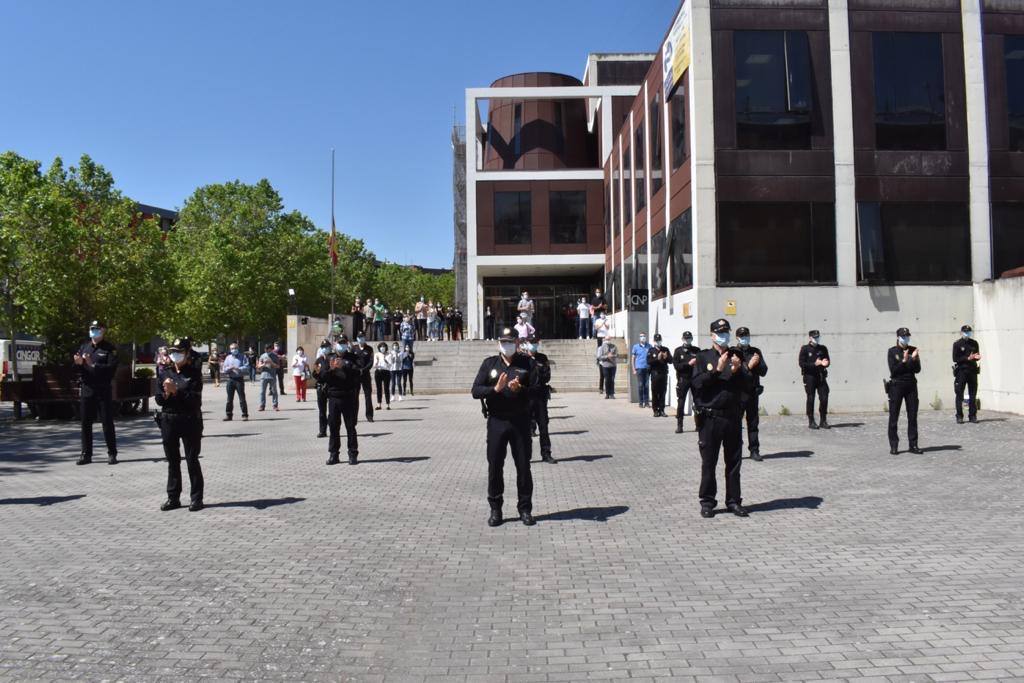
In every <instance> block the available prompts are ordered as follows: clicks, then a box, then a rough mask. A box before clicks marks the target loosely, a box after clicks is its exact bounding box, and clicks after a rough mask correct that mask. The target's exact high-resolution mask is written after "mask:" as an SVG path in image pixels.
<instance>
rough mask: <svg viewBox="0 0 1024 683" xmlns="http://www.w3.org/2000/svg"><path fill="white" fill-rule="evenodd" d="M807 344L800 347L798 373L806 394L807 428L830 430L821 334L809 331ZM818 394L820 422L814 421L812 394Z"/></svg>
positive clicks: (825, 353) (826, 360) (826, 361)
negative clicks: (801, 378)
mask: <svg viewBox="0 0 1024 683" xmlns="http://www.w3.org/2000/svg"><path fill="white" fill-rule="evenodd" d="M807 337H808V339H807V343H806V344H804V345H803V346H801V347H800V356H799V357H798V358H797V362H798V363H799V364H800V372H801V374H802V375H803V378H804V392H805V393H806V394H807V426H808V428H810V429H818V427H821V428H822V429H830V426H829V424H828V379H827V378H828V366H829V365H830V364H831V363H832V361H831V359H830V358H829V357H828V347H827V346H825V345H824V344H822V343H821V333H820V332H818V330H811V331H810V332H808V333H807ZM815 393H817V394H818V413H819V414H820V415H821V422H820V423H818V422H815V421H814V394H815Z"/></svg>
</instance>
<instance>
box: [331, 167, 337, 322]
mask: <svg viewBox="0 0 1024 683" xmlns="http://www.w3.org/2000/svg"><path fill="white" fill-rule="evenodd" d="M331 232H332V234H333V237H334V245H333V249H334V250H335V252H337V249H338V243H337V240H338V237H337V228H335V225H334V148H333V147H332V148H331ZM337 279H338V278H337V266H336V265H335V264H334V258H333V255H332V257H331V331H332V333H333V330H334V320H335V318H334V290H335V282H336V281H337ZM332 336H333V334H332Z"/></svg>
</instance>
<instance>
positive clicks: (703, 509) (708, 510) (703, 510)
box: [700, 505, 715, 519]
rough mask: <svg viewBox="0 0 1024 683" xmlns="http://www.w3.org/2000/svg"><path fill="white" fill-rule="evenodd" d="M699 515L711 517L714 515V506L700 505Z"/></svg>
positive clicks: (706, 517) (705, 517)
mask: <svg viewBox="0 0 1024 683" xmlns="http://www.w3.org/2000/svg"><path fill="white" fill-rule="evenodd" d="M700 516H701V517H703V518H704V519H711V518H712V517H714V516H715V508H713V507H711V506H710V505H701V506H700Z"/></svg>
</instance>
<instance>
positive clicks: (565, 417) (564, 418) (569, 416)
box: [548, 415, 576, 420]
mask: <svg viewBox="0 0 1024 683" xmlns="http://www.w3.org/2000/svg"><path fill="white" fill-rule="evenodd" d="M574 417H576V416H575V415H555V416H554V417H549V418H548V419H549V420H570V419H572V418H574Z"/></svg>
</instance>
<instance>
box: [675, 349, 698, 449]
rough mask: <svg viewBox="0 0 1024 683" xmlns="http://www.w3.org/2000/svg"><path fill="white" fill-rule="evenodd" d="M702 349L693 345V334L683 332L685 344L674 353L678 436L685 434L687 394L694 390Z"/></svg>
mask: <svg viewBox="0 0 1024 683" xmlns="http://www.w3.org/2000/svg"><path fill="white" fill-rule="evenodd" d="M698 353H700V349H699V348H698V347H696V346H694V345H693V333H692V332H690V331H689V330H687V331H686V332H683V343H682V345H681V346H677V347H676V350H675V351H673V352H672V365H673V366H674V367H675V369H676V399H677V403H676V434H682V433H683V410H684V409H685V408H686V394H687V393H691V392H692V391H693V389H692V388H691V384H692V382H693V369H694V366H696V365H697V354H698Z"/></svg>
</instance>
